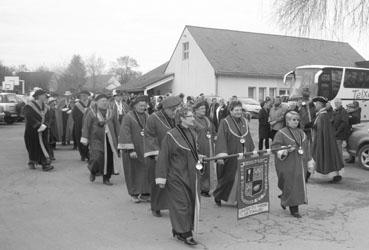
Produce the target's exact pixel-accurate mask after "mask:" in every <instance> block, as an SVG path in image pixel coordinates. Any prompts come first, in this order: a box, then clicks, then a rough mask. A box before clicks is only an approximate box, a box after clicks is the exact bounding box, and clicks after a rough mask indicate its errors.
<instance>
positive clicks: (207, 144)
mask: <svg viewBox="0 0 369 250" xmlns="http://www.w3.org/2000/svg"><path fill="white" fill-rule="evenodd" d="M192 108H193V111H194V113H195V121H194V123H195V127H194V130H195V131H196V134H197V142H198V147H199V152H200V154H202V155H206V156H207V157H213V156H214V137H215V135H216V134H215V128H214V125H213V123H212V122H211V121H210V119H209V118H208V117H206V106H205V101H201V100H200V101H197V102H196V103H195V104H194V105H193V106H192ZM211 164H213V162H207V163H204V171H203V174H202V175H201V178H200V188H201V195H202V196H204V197H210V194H209V192H210V171H211V169H210V168H211V166H212V165H211ZM214 170H215V168H214Z"/></svg>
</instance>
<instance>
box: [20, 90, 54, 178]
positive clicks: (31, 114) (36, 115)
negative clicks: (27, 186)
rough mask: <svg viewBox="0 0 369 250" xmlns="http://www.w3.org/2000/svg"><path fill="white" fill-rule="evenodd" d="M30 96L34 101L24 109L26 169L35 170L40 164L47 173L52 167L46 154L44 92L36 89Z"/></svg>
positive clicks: (47, 120)
mask: <svg viewBox="0 0 369 250" xmlns="http://www.w3.org/2000/svg"><path fill="white" fill-rule="evenodd" d="M32 96H33V98H34V100H32V101H30V102H29V103H28V104H27V105H26V106H25V107H24V118H25V121H26V125H25V131H24V142H25V144H26V148H27V151H28V159H29V161H28V167H29V168H30V169H36V165H37V164H40V165H41V166H42V170H43V171H49V170H51V169H53V168H54V167H53V166H52V165H50V157H49V152H48V148H49V147H48V144H49V142H48V132H49V131H48V129H47V128H48V126H49V111H48V108H47V107H46V105H45V102H46V101H47V96H46V91H45V90H42V89H38V90H36V91H35V93H34V94H33V95H32Z"/></svg>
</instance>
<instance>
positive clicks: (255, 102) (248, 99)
mask: <svg viewBox="0 0 369 250" xmlns="http://www.w3.org/2000/svg"><path fill="white" fill-rule="evenodd" d="M239 100H240V101H241V102H243V103H244V104H249V105H260V104H259V102H258V101H256V100H254V99H251V98H239Z"/></svg>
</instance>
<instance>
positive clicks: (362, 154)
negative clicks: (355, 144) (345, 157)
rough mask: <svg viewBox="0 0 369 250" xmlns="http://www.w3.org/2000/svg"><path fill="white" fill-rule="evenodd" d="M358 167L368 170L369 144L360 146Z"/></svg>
mask: <svg viewBox="0 0 369 250" xmlns="http://www.w3.org/2000/svg"><path fill="white" fill-rule="evenodd" d="M358 158H359V164H360V167H362V168H364V169H366V170H369V144H366V145H364V146H362V147H361V148H360V150H359V153H358Z"/></svg>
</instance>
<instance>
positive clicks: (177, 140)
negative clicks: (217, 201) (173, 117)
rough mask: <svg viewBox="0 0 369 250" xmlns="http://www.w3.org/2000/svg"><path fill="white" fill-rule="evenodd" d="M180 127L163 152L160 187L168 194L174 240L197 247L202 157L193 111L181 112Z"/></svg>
mask: <svg viewBox="0 0 369 250" xmlns="http://www.w3.org/2000/svg"><path fill="white" fill-rule="evenodd" d="M177 114H178V117H179V120H180V124H179V125H177V126H176V127H175V128H173V129H171V130H169V131H168V132H167V134H166V135H165V137H164V139H163V141H162V143H161V148H160V153H159V157H158V165H157V168H156V183H157V184H158V185H159V186H160V188H162V189H164V188H166V189H167V191H168V202H169V217H170V222H171V224H172V233H173V236H174V237H176V238H177V239H178V240H180V241H183V242H185V243H186V244H188V245H197V244H198V243H197V242H196V241H195V239H194V238H193V232H192V231H193V230H194V229H195V228H194V227H195V224H194V219H195V209H196V202H197V206H199V195H198V193H199V183H198V180H199V174H198V171H197V170H196V164H197V162H198V161H199V155H198V151H197V147H196V135H195V133H194V132H193V131H191V127H193V126H194V120H195V119H194V115H193V113H192V111H191V108H189V107H182V108H181V109H180V110H178V112H177Z"/></svg>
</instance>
